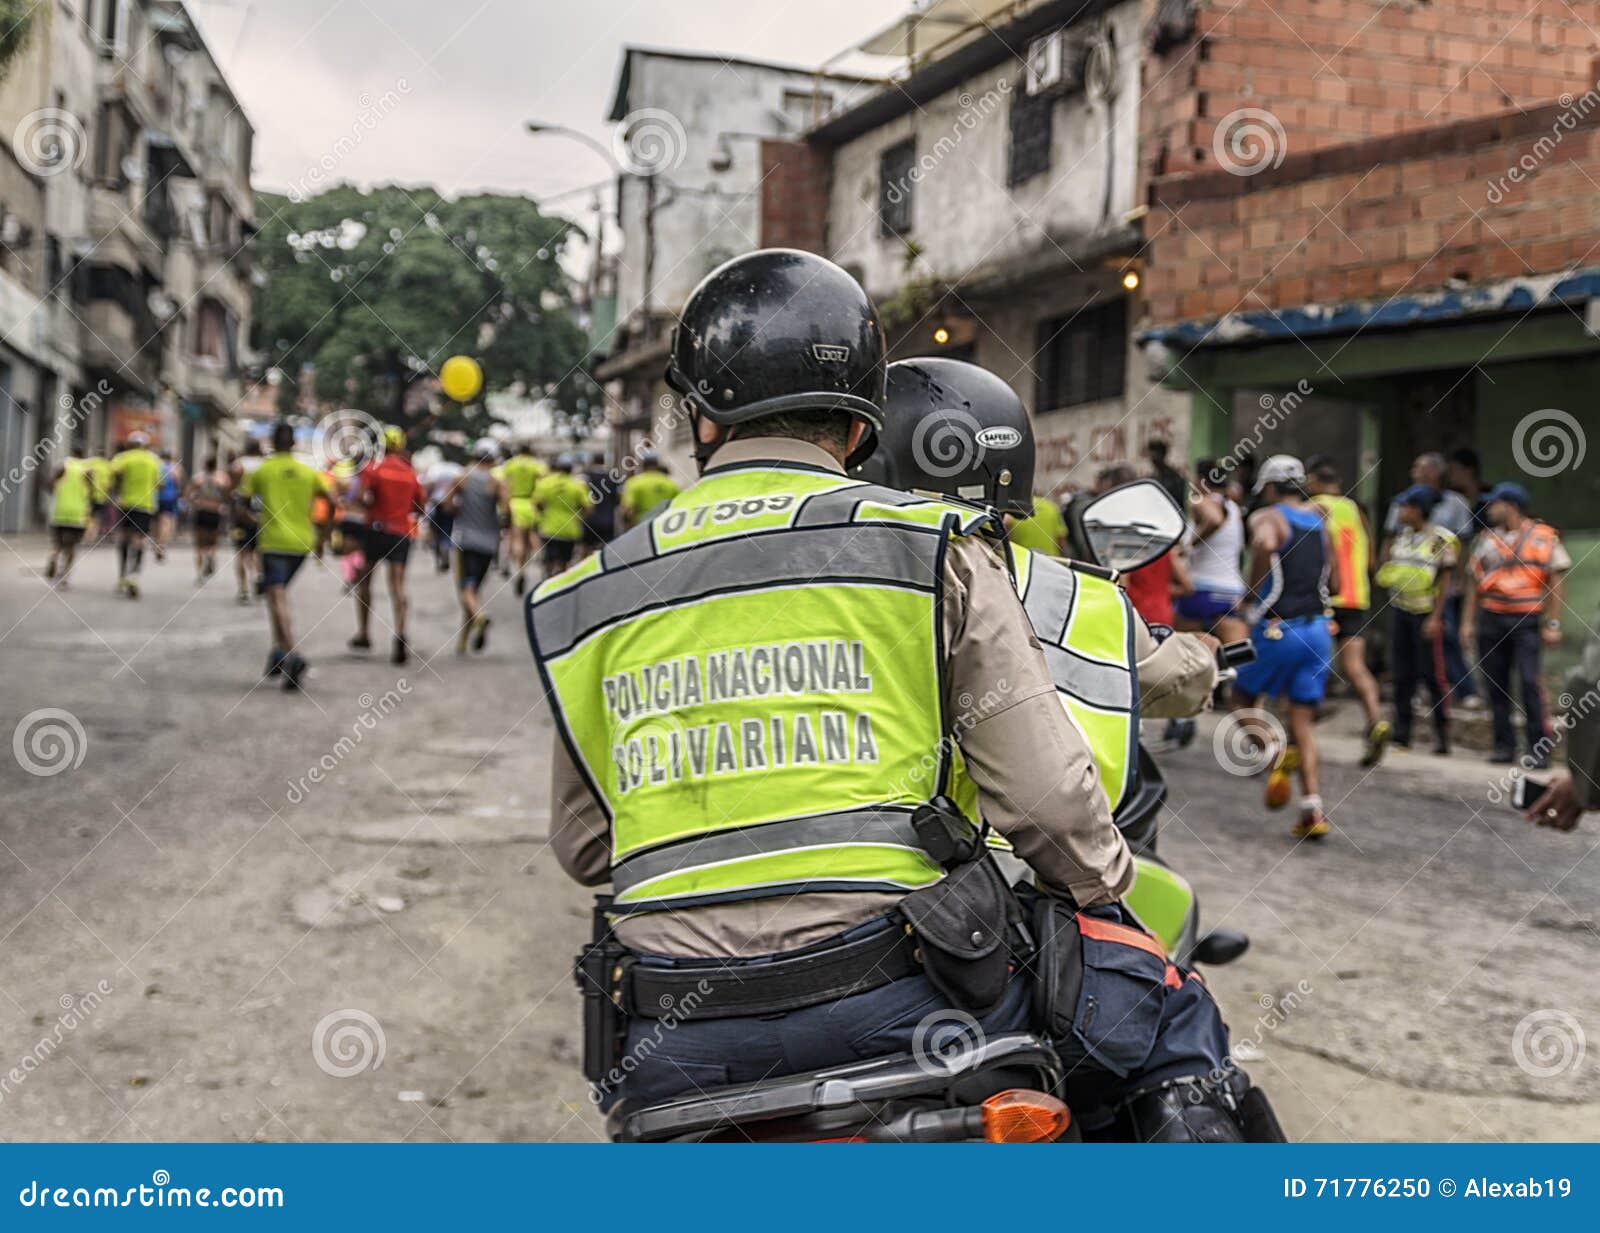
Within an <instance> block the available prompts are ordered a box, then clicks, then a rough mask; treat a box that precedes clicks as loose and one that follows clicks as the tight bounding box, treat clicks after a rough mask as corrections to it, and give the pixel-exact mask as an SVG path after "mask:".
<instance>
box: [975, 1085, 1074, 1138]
mask: <svg viewBox="0 0 1600 1233" xmlns="http://www.w3.org/2000/svg"><path fill="white" fill-rule="evenodd" d="M1071 1124H1072V1111H1071V1110H1070V1109H1068V1108H1067V1106H1066V1104H1065V1102H1063V1101H1060V1100H1057V1099H1056V1098H1055V1097H1054V1096H1047V1095H1045V1093H1043V1092H1035V1091H1031V1090H1029V1089H1028V1088H1025V1087H1014V1088H1011V1089H1009V1090H1008V1091H1004V1092H996V1093H995V1094H994V1095H993V1096H991V1097H989V1099H988V1100H986V1101H984V1102H983V1137H984V1138H985V1139H986V1140H987V1141H988V1142H990V1143H1049V1142H1051V1141H1053V1140H1055V1139H1059V1138H1060V1137H1061V1136H1062V1135H1064V1134H1066V1132H1067V1127H1068V1126H1070V1125H1071Z"/></svg>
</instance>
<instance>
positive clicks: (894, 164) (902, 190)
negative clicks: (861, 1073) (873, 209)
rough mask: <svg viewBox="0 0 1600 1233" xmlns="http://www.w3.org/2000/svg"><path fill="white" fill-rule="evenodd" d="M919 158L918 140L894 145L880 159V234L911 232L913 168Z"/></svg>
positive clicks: (907, 233) (906, 233)
mask: <svg viewBox="0 0 1600 1233" xmlns="http://www.w3.org/2000/svg"><path fill="white" fill-rule="evenodd" d="M916 162H917V143H916V142H914V141H902V142H901V143H900V144H899V145H896V146H890V147H889V148H888V149H887V150H885V151H884V152H883V154H882V156H881V157H880V158H879V160H878V234H879V235H885V236H889V235H909V234H910V232H911V189H912V181H911V169H912V168H913V167H914V166H915V165H916Z"/></svg>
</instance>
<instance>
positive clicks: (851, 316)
mask: <svg viewBox="0 0 1600 1233" xmlns="http://www.w3.org/2000/svg"><path fill="white" fill-rule="evenodd" d="M883 350H884V347H883V328H882V326H881V325H880V324H879V322H878V312H877V309H875V308H874V307H873V306H872V301H871V300H870V299H869V298H868V296H867V293H866V292H865V291H863V290H862V288H861V284H860V283H858V282H856V280H855V279H853V278H851V277H850V275H849V274H847V273H846V272H845V271H844V270H842V269H840V268H839V267H838V266H836V265H834V263H833V262H831V261H829V260H827V259H826V258H825V257H819V256H817V255H816V254H815V253H806V252H800V251H798V250H796V249H790V248H766V249H761V250H759V251H757V252H753V253H746V254H745V255H744V256H742V257H735V258H734V259H733V260H732V261H729V262H727V263H725V264H723V265H720V266H718V267H717V268H716V269H715V270H713V271H711V273H709V274H707V275H706V276H705V278H704V279H703V280H702V281H701V283H700V285H699V286H698V287H696V288H695V289H694V291H693V292H692V293H691V294H690V296H689V299H688V301H687V302H686V303H685V304H684V306H683V312H682V313H681V314H679V317H678V324H677V327H676V328H675V329H674V331H673V336H672V352H671V356H670V358H669V360H668V362H667V384H668V385H670V386H671V387H672V388H673V389H675V390H677V391H678V393H680V394H682V395H683V397H684V398H685V400H686V401H687V402H688V403H689V405H690V406H691V407H692V408H693V409H694V410H695V411H697V412H698V413H700V414H701V415H704V416H705V417H706V418H707V419H709V420H711V421H712V422H713V423H717V424H742V423H746V422H747V421H749V420H754V419H759V418H761V417H762V416H766V415H777V414H781V413H784V412H793V411H845V412H848V413H849V414H850V415H852V416H854V417H855V418H857V419H860V420H863V421H864V422H865V423H866V424H867V425H868V427H869V429H870V433H869V435H868V438H867V440H866V441H865V442H863V446H864V447H866V448H860V449H858V450H857V451H856V453H855V455H854V456H853V461H860V459H861V458H864V457H865V456H866V454H867V452H868V451H869V449H870V446H871V443H872V441H873V439H874V438H875V437H876V435H877V433H878V431H879V430H880V429H881V428H882V426H883V381H884V375H883V367H884V365H883Z"/></svg>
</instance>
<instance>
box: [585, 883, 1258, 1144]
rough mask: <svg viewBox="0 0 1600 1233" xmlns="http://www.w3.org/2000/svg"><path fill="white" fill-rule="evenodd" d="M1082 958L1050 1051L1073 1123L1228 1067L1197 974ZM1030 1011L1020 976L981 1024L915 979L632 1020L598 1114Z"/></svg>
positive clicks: (1138, 954)
mask: <svg viewBox="0 0 1600 1233" xmlns="http://www.w3.org/2000/svg"><path fill="white" fill-rule="evenodd" d="M1108 911H1109V912H1115V909H1108ZM889 927H898V926H889ZM865 928H870V927H867V926H864V927H863V929H865ZM860 933H861V931H852V932H851V933H850V934H847V935H845V936H846V937H856V936H860ZM1084 952H1085V953H1084V970H1083V987H1082V989H1081V991H1080V992H1079V996H1078V1005H1077V1007H1076V1008H1075V1009H1074V1011H1073V1012H1072V1018H1073V1020H1074V1026H1073V1033H1072V1038H1071V1039H1063V1040H1060V1041H1058V1042H1057V1044H1058V1047H1059V1048H1060V1050H1061V1053H1062V1060H1063V1062H1064V1063H1065V1064H1066V1066H1067V1067H1068V1070H1069V1076H1068V1085H1067V1099H1068V1103H1069V1104H1070V1105H1072V1106H1073V1108H1074V1112H1075V1114H1077V1113H1080V1112H1081V1113H1082V1114H1085V1115H1086V1114H1088V1113H1089V1112H1090V1110H1091V1109H1092V1108H1098V1107H1101V1106H1114V1105H1115V1104H1117V1103H1118V1102H1119V1100H1120V1099H1121V1098H1122V1097H1123V1096H1125V1095H1128V1094H1132V1093H1133V1092H1136V1091H1139V1090H1142V1089H1144V1088H1148V1087H1152V1086H1155V1085H1156V1084H1159V1083H1162V1082H1165V1081H1167V1080H1169V1079H1176V1078H1183V1077H1191V1076H1192V1077H1200V1076H1207V1075H1220V1074H1221V1073H1223V1072H1224V1071H1225V1070H1226V1069H1227V1068H1229V1067H1230V1066H1231V1062H1230V1061H1229V1057H1228V1032H1227V1028H1226V1026H1225V1025H1224V1024H1223V1022H1222V1015H1221V1013H1220V1011H1219V1010H1218V1009H1217V1004H1216V1002H1215V1001H1214V1000H1213V999H1212V997H1211V994H1210V993H1209V992H1208V991H1207V990H1206V988H1205V985H1204V984H1203V982H1202V981H1201V980H1200V979H1199V978H1198V977H1196V976H1195V975H1194V974H1193V973H1185V972H1182V971H1180V970H1178V969H1171V971H1170V972H1165V973H1164V971H1163V969H1166V968H1168V967H1169V965H1167V964H1166V963H1165V961H1164V960H1153V957H1152V956H1150V955H1148V954H1147V953H1146V952H1145V951H1142V950H1139V949H1137V948H1134V947H1126V946H1116V945H1111V944H1106V943H1101V942H1091V943H1089V944H1086V945H1085V948H1084ZM1152 962H1153V963H1154V966H1153V967H1152V966H1151V965H1152ZM1032 1001H1033V988H1032V982H1031V979H1030V978H1028V977H1026V976H1018V977H1015V978H1013V980H1012V981H1011V983H1010V985H1008V986H1007V988H1006V991H1005V993H1004V994H1003V995H1002V996H1001V998H1000V1001H999V1003H998V1004H997V1005H995V1006H994V1007H993V1008H992V1009H991V1010H989V1011H988V1012H987V1013H986V1014H983V1015H967V1014H966V1013H965V1012H962V1011H958V1010H957V1009H956V1008H955V1007H953V1006H952V1005H951V1003H950V1001H949V999H948V998H946V997H945V996H944V995H943V994H942V993H940V992H939V991H938V990H937V989H936V988H934V986H933V985H932V984H931V983H929V981H928V980H927V978H926V977H924V976H921V975H916V976H908V977H904V978H902V979H900V980H897V981H892V982H891V983H889V984H887V985H884V986H882V987H881V988H878V989H874V990H871V991H869V992H867V993H861V994H857V995H856V996H854V997H848V998H841V999H840V1000H838V1001H836V1002H830V1003H826V1004H823V1005H820V1006H809V1007H806V1008H804V1009H801V1010H795V1011H789V1012H787V1013H784V1014H774V1015H761V1016H751V1017H741V1018H732V1019H706V1020H696V1019H692V1018H689V1019H685V1020H683V1021H681V1022H678V1023H676V1024H672V1023H671V1021H670V1020H651V1019H634V1020H633V1021H632V1022H631V1023H630V1025H629V1031H628V1040H627V1045H626V1048H625V1049H624V1053H623V1062H622V1064H621V1066H620V1067H619V1068H618V1070H617V1071H615V1072H613V1073H614V1076H615V1078H616V1079H617V1080H618V1081H617V1082H616V1083H615V1084H612V1083H610V1082H607V1083H602V1084H601V1091H600V1096H601V1104H602V1106H603V1107H609V1106H610V1105H611V1104H613V1103H615V1102H616V1100H617V1099H619V1098H622V1097H626V1098H627V1099H628V1100H629V1101H632V1102H638V1103H644V1104H649V1103H654V1102H656V1101H661V1100H666V1099H669V1098H671V1097H674V1096H681V1095H688V1094H693V1093H696V1092H700V1091H705V1090H709V1089H711V1088H716V1087H722V1086H725V1085H727V1084H730V1083H754V1082H758V1081H760V1080H762V1079H771V1078H777V1077H779V1076H782V1075H790V1074H798V1073H804V1072H807V1071H812V1070H819V1069H822V1068H824V1067H829V1066H841V1065H845V1064H847V1063H850V1062H857V1061H866V1060H869V1059H872V1058H878V1057H887V1056H889V1055H890V1054H895V1053H913V1054H916V1053H924V1054H939V1055H943V1056H949V1055H950V1054H951V1053H952V1052H956V1051H959V1050H961V1049H965V1048H970V1047H971V1045H972V1042H974V1041H975V1040H978V1039H981V1038H986V1037H993V1036H996V1035H1001V1034H1004V1033H1007V1032H1021V1031H1028V1030H1029V1029H1030V1028H1034V1027H1035V1026H1036V1025H1035V1022H1034V1015H1033V1010H1032Z"/></svg>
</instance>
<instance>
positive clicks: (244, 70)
mask: <svg viewBox="0 0 1600 1233" xmlns="http://www.w3.org/2000/svg"><path fill="white" fill-rule="evenodd" d="M189 7H190V10H191V11H192V12H193V13H194V15H195V18H196V20H197V22H198V23H199V25H200V27H201V29H202V31H203V33H204V34H205V37H206V40H207V42H208V43H210V45H211V49H212V51H213V53H214V54H215V55H216V57H217V58H218V60H220V61H221V64H222V68H223V71H224V72H225V73H226V74H227V76H228V78H229V80H230V81H231V82H232V84H233V88H234V90H235V91H236V92H237V94H238V96H239V99H240V101H241V103H242V104H243V106H244V109H245V112H246V114H247V115H248V116H249V118H250V120H251V122H252V123H253V124H254V125H255V128H256V146H255V176H256V184H257V186H258V187H261V188H267V189H273V190H277V191H285V190H286V189H288V188H290V187H291V186H293V185H296V184H305V183H307V181H306V175H307V172H308V169H310V168H312V167H315V166H316V165H317V164H318V163H319V161H321V160H323V159H324V156H327V155H330V154H331V152H332V151H333V150H334V149H335V148H336V145H337V144H338V143H340V142H341V140H342V139H343V140H344V141H346V142H348V140H349V138H350V136H351V134H352V132H359V135H360V143H359V145H357V146H356V147H355V148H354V149H352V150H350V151H349V152H348V153H346V154H344V156H343V157H341V158H340V159H339V160H338V165H337V168H336V169H335V171H334V173H333V174H334V177H336V178H340V179H349V180H354V181H355V182H357V183H360V184H372V183H376V182H380V181H386V180H400V181H402V182H407V183H431V184H435V185H438V186H439V187H441V188H443V189H446V190H447V191H460V190H466V189H479V188H494V189H501V190H507V191H517V192H525V193H528V194H530V195H532V196H535V197H541V198H542V197H548V196H550V195H552V194H558V193H562V192H564V191H566V190H570V189H574V188H578V187H580V186H582V185H586V184H591V183H593V182H595V181H597V180H601V179H604V178H605V177H606V176H607V175H608V174H609V171H608V168H607V167H606V165H605V163H604V162H602V161H601V159H600V157H599V155H597V154H596V153H594V152H593V151H589V150H586V149H585V148H584V147H583V146H582V145H580V144H579V143H577V142H575V141H572V140H569V139H563V138H555V137H546V138H537V139H536V138H532V137H529V136H527V135H526V134H525V133H524V132H523V131H522V125H523V122H524V121H525V120H527V119H530V118H535V117H536V118H538V119H540V120H544V121H546V122H549V123H555V124H565V125H570V126H572V127H574V128H578V129H582V130H583V131H585V132H587V133H589V134H590V135H592V136H594V137H595V138H597V139H600V140H602V141H605V140H608V139H609V136H610V126H609V125H607V124H606V123H605V119H604V116H605V112H606V108H607V105H608V103H609V101H610V91H611V86H612V83H613V81H614V79H615V76H616V71H617V64H618V59H619V55H620V52H621V48H622V46H623V44H624V43H634V44H644V45H647V46H659V47H673V48H683V49H690V50H703V51H715V52H723V53H727V54H730V55H739V56H747V57H751V58H754V59H768V60H776V61H780V62H784V63H794V64H801V65H805V66H814V65H816V64H818V63H820V62H821V61H822V60H824V59H826V58H828V57H829V56H832V55H834V54H835V53H837V52H840V51H843V50H844V49H846V48H848V47H850V46H851V45H852V44H854V43H856V42H859V41H860V40H861V39H862V38H864V37H865V36H866V35H868V34H870V33H872V31H874V30H875V29H877V28H878V27H879V26H881V25H883V24H884V23H886V22H888V21H890V20H891V19H893V18H894V17H896V16H897V15H899V14H900V13H901V12H903V11H904V10H906V9H907V8H909V7H910V5H909V0H253V2H252V0H190V4H189ZM855 63H856V66H860V64H861V63H862V62H861V61H859V60H858V61H856V62H855ZM402 82H403V83H404V84H403V85H402V84H401V83H402ZM386 96H387V98H388V102H387V103H385V102H384V101H383V100H384V99H385V97H386ZM364 109H367V115H368V120H369V125H370V127H369V126H363V125H362V124H361V123H360V117H361V116H362V114H363V110H364ZM379 112H384V113H386V114H383V115H382V118H381V119H379V118H377V113H379ZM584 204H585V197H583V196H581V195H580V196H574V197H570V198H568V199H566V200H565V201H564V202H561V203H552V206H553V208H559V207H560V206H562V205H564V206H566V208H567V209H569V210H572V211H573V212H574V213H576V212H580V211H581V210H582V209H583V207H584Z"/></svg>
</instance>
